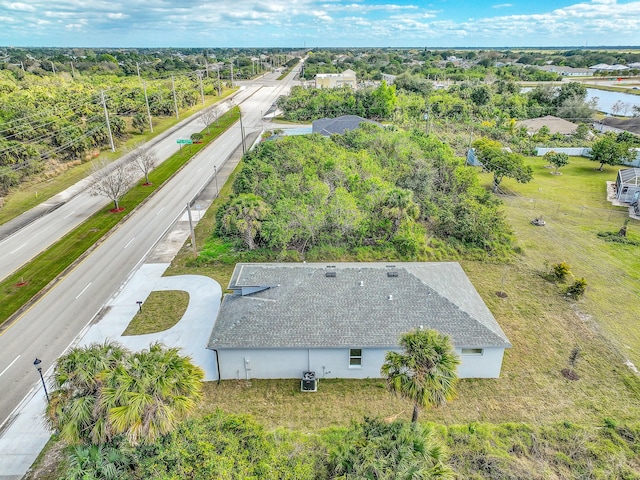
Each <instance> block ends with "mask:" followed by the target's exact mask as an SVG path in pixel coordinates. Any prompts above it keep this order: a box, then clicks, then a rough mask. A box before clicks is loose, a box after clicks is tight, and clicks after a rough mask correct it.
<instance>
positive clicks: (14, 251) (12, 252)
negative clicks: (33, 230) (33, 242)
mask: <svg viewBox="0 0 640 480" xmlns="http://www.w3.org/2000/svg"><path fill="white" fill-rule="evenodd" d="M27 243H29V242H24V243H23V244H22V245H20V246H19V247H18V248H16V249H15V250H13V251H11V252H9V253H10V254H11V255H13V254H14V253H16V252H17V251H18V250H20V249H21V248H22V247H24V246H25V245H26V244H27Z"/></svg>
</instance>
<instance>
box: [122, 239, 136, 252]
mask: <svg viewBox="0 0 640 480" xmlns="http://www.w3.org/2000/svg"><path fill="white" fill-rule="evenodd" d="M135 239H136V237H133V238H132V239H131V240H129V241H128V242H127V244H126V245H125V246H124V247H122V249H123V250H124V249H125V248H127V247H128V246H129V245H131V242H133V241H134V240H135Z"/></svg>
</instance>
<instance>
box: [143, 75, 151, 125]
mask: <svg viewBox="0 0 640 480" xmlns="http://www.w3.org/2000/svg"><path fill="white" fill-rule="evenodd" d="M142 87H143V89H144V103H145V104H146V105H147V117H149V129H150V130H151V133H153V122H152V121H151V109H150V108H149V97H147V82H142Z"/></svg>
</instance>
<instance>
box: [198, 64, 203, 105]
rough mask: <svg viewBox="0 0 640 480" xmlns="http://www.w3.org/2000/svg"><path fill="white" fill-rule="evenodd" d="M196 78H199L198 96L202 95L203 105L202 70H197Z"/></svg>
mask: <svg viewBox="0 0 640 480" xmlns="http://www.w3.org/2000/svg"><path fill="white" fill-rule="evenodd" d="M197 74H198V80H200V96H201V97H202V105H204V88H203V87H202V72H201V71H199V70H198V72H197Z"/></svg>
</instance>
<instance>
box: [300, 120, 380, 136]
mask: <svg viewBox="0 0 640 480" xmlns="http://www.w3.org/2000/svg"><path fill="white" fill-rule="evenodd" d="M363 122H364V123H373V124H375V125H378V126H379V127H382V126H383V125H382V124H381V123H378V122H374V121H373V120H368V119H366V118H362V117H359V116H358V115H341V116H340V117H336V118H321V119H319V120H314V121H313V122H312V123H311V128H312V133H319V134H320V135H323V136H325V137H328V136H330V135H334V134H338V135H342V134H343V133H344V132H347V131H349V130H355V129H356V128H358V127H359V126H360V124H361V123H363Z"/></svg>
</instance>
